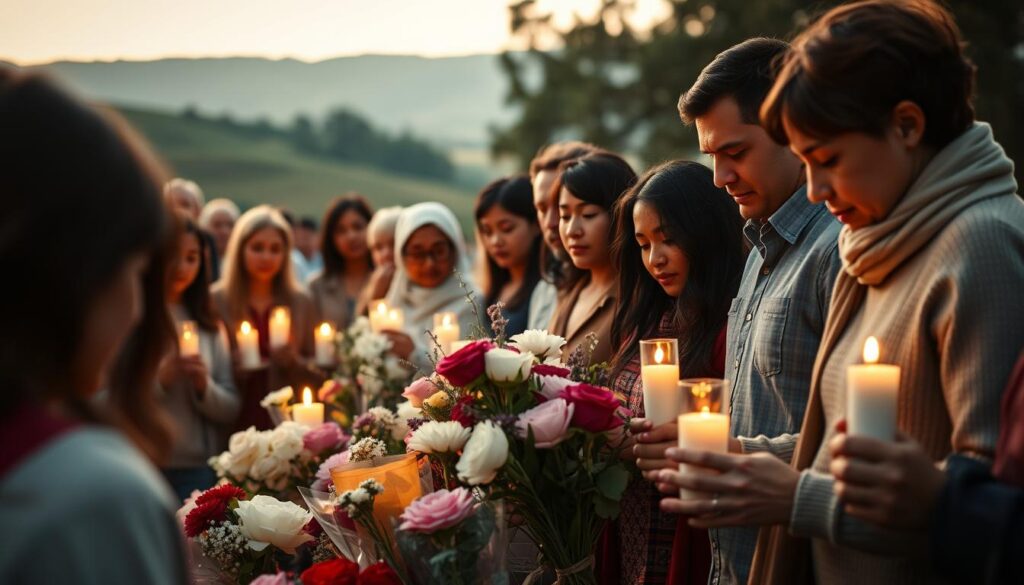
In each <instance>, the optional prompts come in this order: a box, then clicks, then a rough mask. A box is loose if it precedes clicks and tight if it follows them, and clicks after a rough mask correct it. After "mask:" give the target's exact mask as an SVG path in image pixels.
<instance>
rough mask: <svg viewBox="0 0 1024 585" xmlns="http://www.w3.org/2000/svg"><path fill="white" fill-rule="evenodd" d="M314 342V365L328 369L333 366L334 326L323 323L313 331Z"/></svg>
mask: <svg viewBox="0 0 1024 585" xmlns="http://www.w3.org/2000/svg"><path fill="white" fill-rule="evenodd" d="M313 338H314V339H315V340H316V365H318V366H321V367H325V368H329V367H331V366H333V365H334V362H335V357H334V326H333V325H331V324H330V323H328V322H326V321H324V322H323V323H321V324H320V326H319V327H317V328H316V329H315V330H314V331H313Z"/></svg>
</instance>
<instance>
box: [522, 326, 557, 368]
mask: <svg viewBox="0 0 1024 585" xmlns="http://www.w3.org/2000/svg"><path fill="white" fill-rule="evenodd" d="M509 341H511V342H512V343H514V344H515V346H516V347H517V348H518V349H519V351H524V352H526V351H528V352H530V353H532V354H533V355H535V356H537V358H538V359H540V360H545V359H547V358H552V357H559V356H561V355H562V346H563V345H565V338H564V337H559V336H558V335H552V334H550V333H548V332H547V331H543V330H541V329H527V330H526V331H523V332H522V333H520V334H518V335H513V336H512V337H510V338H509Z"/></svg>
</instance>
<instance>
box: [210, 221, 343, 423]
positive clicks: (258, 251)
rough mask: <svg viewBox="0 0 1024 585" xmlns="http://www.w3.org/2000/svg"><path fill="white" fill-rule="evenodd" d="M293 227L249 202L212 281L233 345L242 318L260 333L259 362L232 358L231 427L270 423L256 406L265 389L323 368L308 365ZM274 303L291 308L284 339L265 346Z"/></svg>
mask: <svg viewBox="0 0 1024 585" xmlns="http://www.w3.org/2000/svg"><path fill="white" fill-rule="evenodd" d="M291 249H292V232H291V229H290V228H289V227H288V222H286V221H285V219H284V217H283V216H282V215H281V212H279V211H277V210H276V209H274V208H272V207H270V206H268V205H260V206H258V207H254V208H252V209H250V210H248V211H246V212H245V213H243V214H242V216H241V217H240V218H238V223H237V224H235V230H234V232H232V233H231V241H230V242H229V243H228V252H227V254H226V255H225V257H224V273H223V275H222V276H221V279H220V280H218V281H217V282H216V283H215V284H214V285H213V287H212V296H213V303H214V307H215V308H216V309H217V313H218V314H219V315H220V317H221V318H222V319H223V320H224V324H225V326H226V327H227V329H228V332H229V335H228V340H229V342H230V343H231V347H232V350H233V351H235V350H237V345H238V339H237V333H238V331H239V328H240V326H241V324H242V321H247V322H248V323H249V325H250V326H251V327H252V328H253V329H255V330H256V331H257V332H258V333H259V353H260V357H261V360H262V363H261V364H260V366H259V367H255V368H252V367H242V365H241V363H240V361H236V366H237V367H236V371H235V380H236V381H237V382H238V386H239V394H240V395H241V398H242V408H241V412H240V414H239V417H238V420H237V421H236V422H235V426H234V430H241V429H245V428H248V427H249V426H250V425H251V426H255V427H256V428H257V429H269V428H271V427H272V426H273V425H272V423H271V420H270V415H269V414H268V413H267V412H266V410H265V409H264V408H263V407H261V406H260V401H261V400H262V399H263V397H264V396H266V395H267V393H268V392H272V391H274V390H277V389H279V388H281V387H284V386H291V387H292V388H293V389H295V391H296V393H298V392H301V389H302V388H303V387H304V386H310V387H312V388H317V387H319V385H320V383H321V382H322V381H323V376H322V374H320V373H319V371H318V370H317V369H316V368H315V367H314V366H313V364H312V361H313V328H314V327H315V326H316V320H315V315H314V307H313V300H312V298H310V296H309V293H307V292H306V291H305V290H304V289H303V288H302V287H301V286H300V285H299V283H298V282H297V281H296V280H295V275H294V273H293V272H292V267H291ZM274 307H287V308H288V310H289V312H290V313H291V327H290V330H289V332H288V342H287V343H285V344H284V345H282V346H281V347H278V348H271V346H270V316H271V311H272V310H273V309H274Z"/></svg>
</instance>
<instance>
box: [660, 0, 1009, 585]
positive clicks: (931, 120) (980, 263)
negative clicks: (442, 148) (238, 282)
mask: <svg viewBox="0 0 1024 585" xmlns="http://www.w3.org/2000/svg"><path fill="white" fill-rule="evenodd" d="M973 80H974V67H973V65H972V64H971V63H970V61H968V60H967V59H966V57H965V56H964V53H963V41H962V39H961V37H960V33H959V30H958V28H957V25H956V23H955V21H954V20H953V17H952V15H951V14H950V13H949V12H948V11H947V10H946V9H945V8H943V7H942V5H941V4H940V3H936V2H931V1H925V0H904V1H900V2H896V1H890V0H870V1H866V2H855V3H851V4H844V5H842V6H838V7H836V8H833V9H832V10H830V11H829V12H828V13H826V14H825V15H824V16H822V17H821V19H820V20H818V21H817V22H815V23H814V24H812V25H811V26H810V27H808V29H807V30H805V31H804V32H802V33H801V34H800V35H799V36H798V37H797V38H796V39H795V40H794V41H793V45H792V50H791V52H790V53H789V54H788V56H787V57H786V59H785V61H784V63H783V65H782V68H781V70H780V73H779V76H778V78H777V79H776V82H775V85H774V87H773V88H772V90H771V92H770V93H769V94H768V97H767V98H766V101H765V103H764V104H763V106H762V109H761V116H762V119H763V122H764V126H765V128H766V129H767V130H768V131H769V132H770V133H771V134H772V135H773V137H775V138H776V139H778V140H781V141H784V142H786V143H788V144H789V147H790V149H792V151H793V152H794V153H796V154H797V155H798V156H799V157H800V159H801V161H802V162H803V164H804V165H805V167H806V174H807V196H808V198H809V199H810V200H811V201H812V202H815V203H823V204H824V205H825V206H826V207H827V208H828V210H829V211H830V212H831V213H832V214H833V215H835V216H836V217H837V218H838V219H839V221H841V222H842V223H843V227H842V230H841V231H840V234H839V239H838V242H839V255H840V258H841V259H842V263H843V270H841V271H840V272H839V275H838V277H837V278H836V280H835V285H834V289H833V293H832V297H831V302H830V306H829V312H828V319H827V321H826V323H825V329H824V334H823V336H822V339H821V344H820V346H819V348H818V353H817V359H816V360H815V366H814V370H813V373H812V378H811V386H810V397H809V402H808V406H807V410H806V415H805V417H804V421H803V425H802V427H801V429H800V434H799V437H791V438H790V443H791V445H790V449H792V450H793V457H792V466H789V465H785V464H783V463H782V462H781V461H779V460H778V459H775V458H771V457H765V456H759V455H757V454H753V455H712V456H708V455H710V454H704V453H692V452H681V453H677V454H676V455H677V457H676V460H677V461H681V462H685V463H695V462H697V463H702V464H704V465H705V466H711V467H713V468H715V469H716V470H717V471H719V472H721V473H720V474H719V475H713V476H712V475H704V474H699V475H698V474H689V475H687V476H679V474H678V473H671V472H662V473H663V474H665V475H666V476H667V477H671V478H672V481H673V483H675V484H676V485H677V487H685V488H687V489H697V490H699V491H702V492H705V493H706V496H703V497H702V498H701V499H699V500H693V501H686V502H681V501H679V500H675V499H668V500H663V502H662V503H663V505H665V506H667V507H668V508H670V509H673V510H676V511H679V512H682V513H686V514H697V515H704V514H707V513H708V512H712V513H714V516H713V517H711V516H705V517H703V518H700V519H697V520H694V521H697V522H699V523H701V524H703V525H735V524H747V525H751V524H755V525H782V526H776V527H773V528H771V529H769V530H763V531H762V538H761V540H760V541H759V544H758V552H757V554H756V556H755V558H754V566H753V568H752V570H751V575H750V581H751V582H758V583H766V584H771V583H787V584H789V583H799V582H801V577H810V576H813V578H814V580H815V581H817V582H818V583H833V582H835V583H838V582H854V581H856V582H863V583H935V582H942V581H945V579H946V577H947V576H948V572H947V571H943V570H936V569H935V568H934V567H932V566H929V563H928V560H927V557H926V556H925V555H922V554H920V553H921V552H922V550H924V549H925V547H926V546H927V540H926V537H927V533H926V531H924V530H917V531H913V530H907V531H905V532H900V533H896V532H894V531H891V530H882V529H879V528H878V527H876V526H874V525H873V524H872V522H874V521H875V520H877V516H875V513H876V511H877V508H878V507H879V506H880V505H884V503H885V502H887V501H894V500H893V496H892V495H891V493H889V492H890V490H893V489H899V488H901V487H903V484H904V483H907V482H903V481H900V480H899V479H898V477H894V476H891V475H890V476H887V478H882V479H881V480H876V481H866V482H865V480H866V479H867V478H868V477H869V476H870V475H871V473H870V472H869V470H870V469H872V467H873V466H874V465H875V462H874V461H869V460H865V459H860V458H854V459H847V460H846V462H845V464H843V465H840V466H837V467H833V466H832V463H833V461H832V455H831V452H830V451H829V448H828V445H829V443H830V441H831V440H832V439H833V437H834V435H835V434H836V433H837V425H838V423H839V421H840V420H841V419H843V418H845V417H846V416H847V405H848V402H847V398H848V397H847V392H848V383H847V376H848V369H849V367H850V366H851V365H853V364H860V363H861V362H862V355H863V354H864V353H866V351H865V350H866V347H865V346H866V339H867V338H868V337H869V336H870V337H874V338H876V340H877V346H878V348H879V355H878V356H877V357H878V361H879V363H883V364H896V365H898V366H899V367H900V371H899V380H898V389H897V392H896V396H895V398H894V400H895V403H896V404H895V413H894V415H893V419H894V420H893V421H892V423H893V424H894V425H895V426H896V427H897V428H898V429H899V430H900V431H901V432H902V433H904V435H900V437H903V438H905V437H911V438H913V440H914V441H916V442H917V443H918V444H919V445H920V448H921V450H923V452H924V453H926V454H927V455H928V456H929V457H930V458H931V460H932V461H933V462H934V467H933V468H932V470H931V472H929V473H923V474H922V473H919V472H913V475H914V476H915V477H921V478H922V479H926V481H928V482H934V481H935V478H941V470H940V469H939V468H940V467H941V465H942V462H943V461H945V460H947V459H948V458H949V457H950V456H951V455H960V456H965V457H971V458H974V459H981V460H989V459H991V458H992V456H993V455H994V452H995V446H996V441H997V437H998V434H999V405H1000V397H1001V396H1002V393H1003V389H1004V385H1005V383H1006V380H1007V378H1008V377H1009V374H1010V371H1011V368H1012V367H1013V364H1014V361H1015V360H1016V358H1017V352H1018V351H1019V350H1020V348H1021V347H1022V346H1024V328H1021V326H1020V323H1022V322H1024V305H1022V304H1021V303H1020V300H1019V297H1020V294H1019V292H1020V291H1021V290H1022V289H1024V203H1022V202H1021V200H1020V197H1018V196H1017V184H1016V182H1015V181H1014V177H1013V162H1012V161H1011V160H1010V159H1008V158H1007V157H1006V154H1005V153H1004V151H1003V149H1002V147H1000V145H999V144H998V143H997V142H996V141H995V139H994V138H993V135H992V129H991V128H990V127H989V126H988V124H985V123H981V122H976V121H975V120H974V110H973V106H972V103H971V96H972V88H973ZM859 433H860V431H857V432H856V433H855V434H859ZM882 438H883V439H884V438H890V439H891V440H890V441H885V440H882V441H880V442H881V443H883V444H890V443H891V442H892V441H893V440H896V439H897V434H896V433H895V432H892V434H891V436H889V437H882ZM896 451H897V452H898V451H899V450H898V449H897V450H896ZM696 460H699V461H696ZM897 460H898V461H899V459H897ZM908 477H909V475H908ZM849 481H853V482H854V483H853V484H850V483H848V482H849ZM860 482H865V483H866V485H861V484H860ZM913 499H915V500H916V499H917V498H916V497H914V498H913ZM901 512H902V511H901ZM909 517H910V515H909V514H908V515H906V516H904V519H909ZM787 524H788V526H787ZM794 536H795V537H799V538H798V539H793V537H794ZM982 575H983V569H982V568H981V567H978V582H981V581H982V580H983V578H982Z"/></svg>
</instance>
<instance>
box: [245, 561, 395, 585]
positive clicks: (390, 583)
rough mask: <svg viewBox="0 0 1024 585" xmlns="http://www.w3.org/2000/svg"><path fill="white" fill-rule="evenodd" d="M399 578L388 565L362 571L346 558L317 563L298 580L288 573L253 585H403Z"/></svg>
mask: <svg viewBox="0 0 1024 585" xmlns="http://www.w3.org/2000/svg"><path fill="white" fill-rule="evenodd" d="M401 583H402V582H401V581H399V579H398V576H397V575H395V572H394V571H392V570H391V567H389V566H388V565H387V563H377V564H374V565H370V566H369V567H366V568H365V569H363V570H362V571H360V570H359V565H357V564H355V563H353V562H352V561H350V560H348V559H345V558H334V559H329V560H324V561H320V562H319V563H315V564H314V565H313V566H311V567H310V568H308V569H306V570H305V571H303V572H302V574H301V575H300V576H299V578H298V579H295V578H293V577H291V576H289V575H288V574H287V573H284V572H279V573H277V574H276V575H261V576H260V577H257V578H256V580H254V581H253V582H252V584H251V585H338V584H350V585H356V584H358V585H401Z"/></svg>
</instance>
